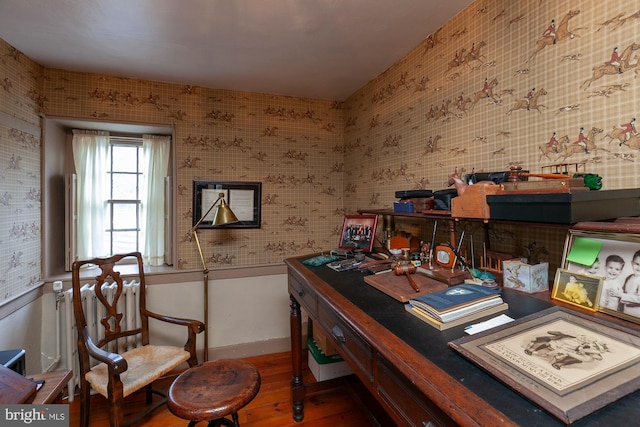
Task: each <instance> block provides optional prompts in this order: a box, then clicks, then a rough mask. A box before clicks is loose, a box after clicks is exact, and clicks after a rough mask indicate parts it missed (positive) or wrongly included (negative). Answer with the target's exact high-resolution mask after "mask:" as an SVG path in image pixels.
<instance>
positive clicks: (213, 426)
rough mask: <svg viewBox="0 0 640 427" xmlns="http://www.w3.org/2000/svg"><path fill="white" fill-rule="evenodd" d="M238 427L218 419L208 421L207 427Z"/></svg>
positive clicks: (229, 421) (226, 420) (224, 419)
mask: <svg viewBox="0 0 640 427" xmlns="http://www.w3.org/2000/svg"><path fill="white" fill-rule="evenodd" d="M221 426H226V427H238V424H236V423H234V422H233V421H231V420H228V419H226V418H218V419H217V420H213V421H209V424H208V427H221Z"/></svg>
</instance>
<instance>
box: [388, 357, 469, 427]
mask: <svg viewBox="0 0 640 427" xmlns="http://www.w3.org/2000/svg"><path fill="white" fill-rule="evenodd" d="M377 368H378V377H377V380H378V396H380V397H381V398H382V400H384V401H385V402H386V403H387V404H388V405H389V407H390V408H391V410H392V411H393V412H395V414H396V415H397V416H398V417H399V418H400V419H402V420H404V422H405V424H406V425H409V426H418V427H426V426H429V427H435V426H449V425H450V426H455V425H456V424H455V423H454V422H453V420H451V419H450V418H449V417H448V416H447V415H446V414H445V413H443V412H442V410H441V409H440V408H438V407H437V406H436V405H434V403H433V402H431V401H430V400H429V399H428V398H427V397H425V396H424V395H423V394H422V393H421V392H420V390H418V389H417V387H416V386H415V385H413V384H412V383H411V381H410V379H409V378H407V377H405V376H404V375H402V374H401V373H400V372H398V371H397V370H396V369H395V368H394V367H393V366H391V364H390V363H389V362H387V361H386V360H385V359H384V358H383V357H382V356H381V355H378V364H377Z"/></svg>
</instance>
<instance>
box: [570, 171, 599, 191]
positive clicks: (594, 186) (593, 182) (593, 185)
mask: <svg viewBox="0 0 640 427" xmlns="http://www.w3.org/2000/svg"><path fill="white" fill-rule="evenodd" d="M573 177H574V178H583V179H584V186H585V187H587V188H588V189H589V190H600V189H601V188H602V177H601V176H600V175H598V174H595V173H576V174H573Z"/></svg>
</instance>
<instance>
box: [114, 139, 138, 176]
mask: <svg viewBox="0 0 640 427" xmlns="http://www.w3.org/2000/svg"><path fill="white" fill-rule="evenodd" d="M112 148H113V162H112V164H113V171H114V172H137V171H138V169H137V167H138V166H137V162H138V156H137V152H138V147H136V146H135V145H131V146H119V145H114V146H112Z"/></svg>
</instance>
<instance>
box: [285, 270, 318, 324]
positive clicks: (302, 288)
mask: <svg viewBox="0 0 640 427" xmlns="http://www.w3.org/2000/svg"><path fill="white" fill-rule="evenodd" d="M289 293H290V294H291V295H293V296H294V298H295V299H296V301H298V303H300V305H301V306H302V308H304V309H305V310H306V311H307V314H309V316H311V317H316V315H317V313H318V306H317V304H318V295H317V294H316V291H315V290H314V289H312V288H311V287H310V286H308V285H307V284H305V283H304V282H302V281H301V280H298V278H297V277H296V276H294V275H292V274H289Z"/></svg>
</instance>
